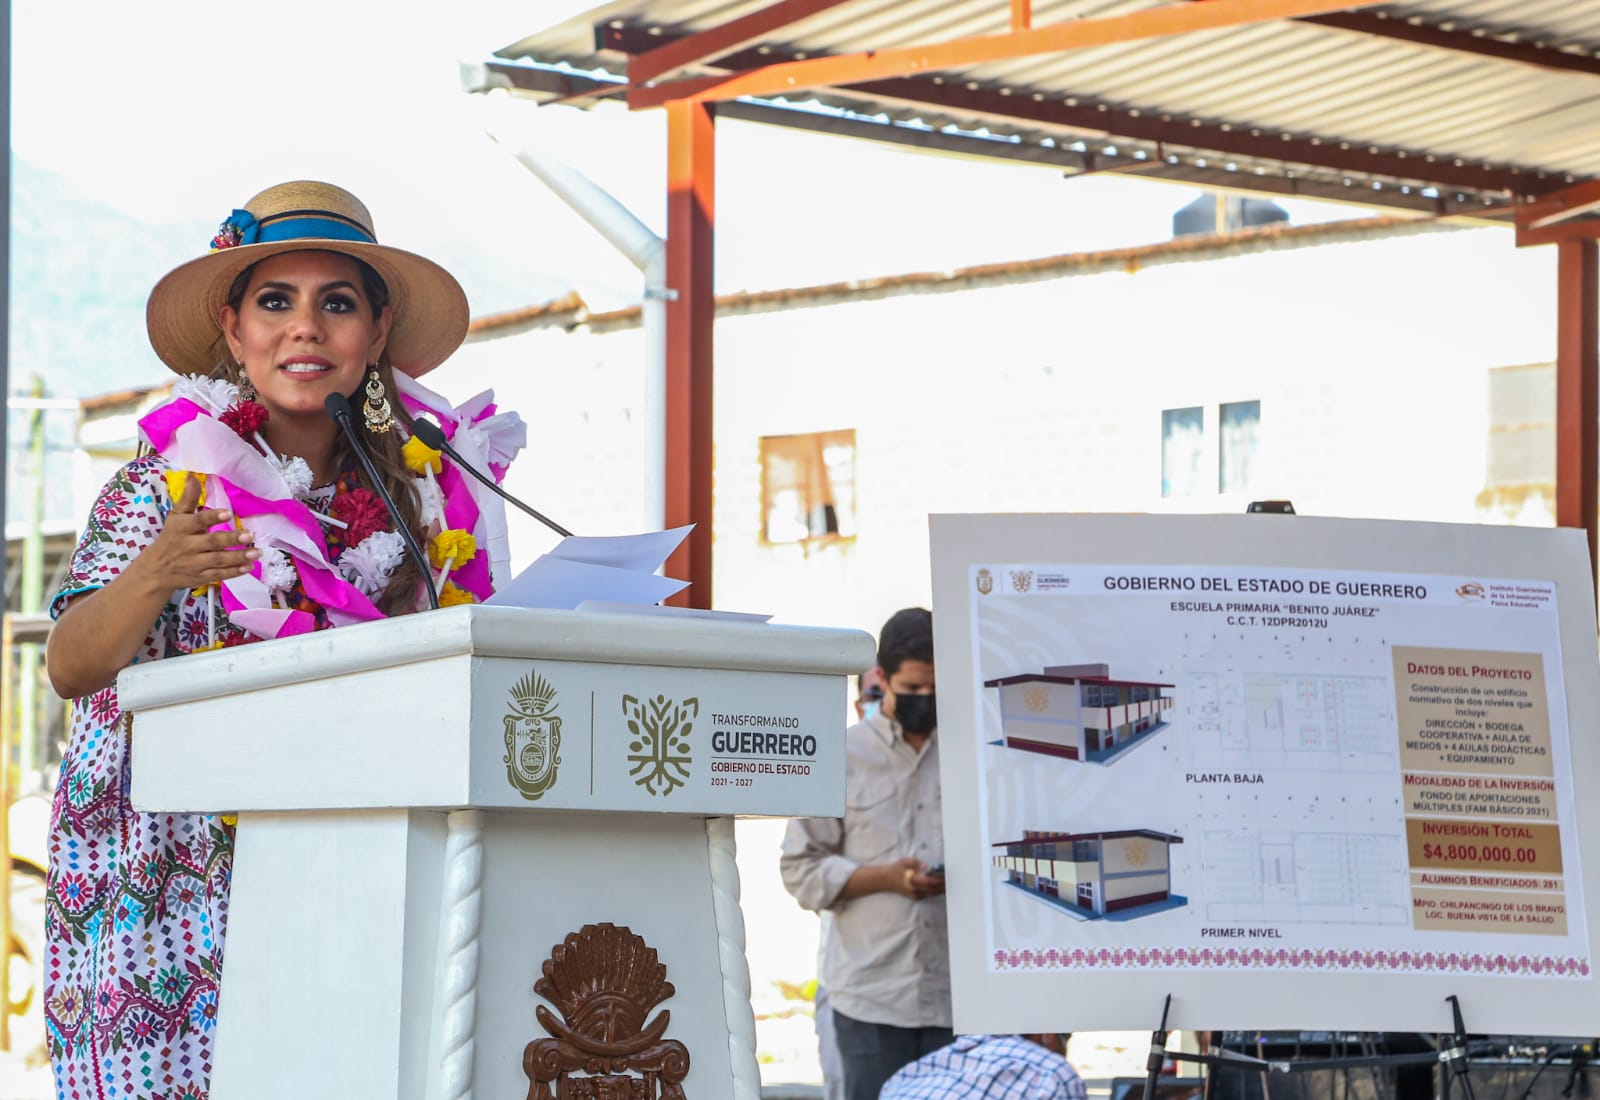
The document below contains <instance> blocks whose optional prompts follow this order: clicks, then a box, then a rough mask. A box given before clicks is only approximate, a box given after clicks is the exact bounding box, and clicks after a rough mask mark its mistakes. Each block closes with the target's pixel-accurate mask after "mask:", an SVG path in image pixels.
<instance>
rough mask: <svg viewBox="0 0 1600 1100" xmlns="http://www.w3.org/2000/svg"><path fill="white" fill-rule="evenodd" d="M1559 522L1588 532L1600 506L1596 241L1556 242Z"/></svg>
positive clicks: (1593, 538) (1593, 546) (1592, 540)
mask: <svg viewBox="0 0 1600 1100" xmlns="http://www.w3.org/2000/svg"><path fill="white" fill-rule="evenodd" d="M1556 254H1557V264H1556V271H1557V276H1556V295H1557V299H1556V523H1557V525H1559V526H1561V527H1582V528H1584V529H1585V530H1586V531H1587V532H1588V533H1589V568H1590V569H1593V568H1594V562H1595V559H1596V551H1597V549H1600V543H1597V535H1596V531H1597V527H1600V524H1597V511H1600V474H1597V467H1600V399H1597V393H1600V324H1597V321H1596V317H1597V313H1600V278H1597V270H1596V269H1597V265H1596V261H1595V255H1596V246H1595V243H1594V242H1593V241H1565V242H1563V243H1562V244H1559V245H1557V246H1556Z"/></svg>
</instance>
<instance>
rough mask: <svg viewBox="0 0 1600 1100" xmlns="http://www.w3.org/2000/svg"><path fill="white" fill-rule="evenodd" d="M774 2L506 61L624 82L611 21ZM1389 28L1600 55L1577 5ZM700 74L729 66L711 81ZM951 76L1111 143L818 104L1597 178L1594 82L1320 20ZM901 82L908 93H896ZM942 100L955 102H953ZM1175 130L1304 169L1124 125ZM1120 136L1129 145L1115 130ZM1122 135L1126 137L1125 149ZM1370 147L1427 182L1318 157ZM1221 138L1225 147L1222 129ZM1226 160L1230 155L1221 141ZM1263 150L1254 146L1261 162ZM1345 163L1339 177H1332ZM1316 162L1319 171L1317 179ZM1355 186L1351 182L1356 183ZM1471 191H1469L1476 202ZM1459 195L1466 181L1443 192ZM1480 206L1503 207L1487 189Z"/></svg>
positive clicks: (609, 12)
mask: <svg viewBox="0 0 1600 1100" xmlns="http://www.w3.org/2000/svg"><path fill="white" fill-rule="evenodd" d="M1162 2H1163V0H1112V2H1106V0H1040V2H1038V3H1036V4H1035V5H1034V15H1033V25H1034V26H1036V27H1041V26H1046V25H1049V24H1052V23H1057V22H1062V21H1066V20H1072V19H1081V18H1092V17H1099V16H1109V15H1118V14H1124V13H1129V12H1134V11H1139V10H1144V9H1148V8H1153V7H1158V6H1161V3H1162ZM767 6H769V3H768V0H747V2H736V3H729V2H727V0H618V2H616V3H612V4H609V5H606V6H604V7H600V8H596V9H594V10H593V11H591V12H589V13H588V14H586V15H584V16H582V17H580V18H577V19H574V20H571V21H569V22H567V23H565V24H562V25H560V26H557V27H552V28H549V29H547V30H544V31H540V32H539V33H536V34H533V35H531V36H530V37H528V38H526V39H523V40H522V41H520V42H518V43H516V44H514V45H512V46H510V47H508V48H506V49H505V50H503V51H501V52H500V55H499V56H501V57H503V58H507V59H523V60H528V61H534V62H538V63H541V64H545V65H550V64H564V65H570V66H573V67H575V68H578V69H607V70H609V71H611V72H615V73H619V74H620V73H622V72H625V63H626V58H625V56H624V55H621V54H618V53H615V52H610V51H603V50H599V49H597V47H596V27H599V26H607V25H609V26H614V27H619V28H628V29H631V30H633V31H636V32H641V33H644V32H648V33H653V34H657V35H659V36H661V38H662V40H663V41H666V40H667V39H668V37H669V36H677V35H681V34H685V33H693V32H696V31H702V30H706V29H708V28H712V27H716V26H719V25H721V24H724V23H726V22H728V21H730V20H732V19H736V18H738V17H740V16H743V15H747V14H750V13H752V12H756V11H760V10H762V9H763V8H765V7H767ZM1375 12H1377V13H1381V14H1383V15H1384V16H1386V17H1388V19H1389V20H1390V22H1391V24H1392V25H1402V24H1404V23H1405V22H1406V21H1407V20H1418V21H1421V22H1422V23H1424V24H1427V25H1429V26H1432V27H1435V28H1439V29H1442V30H1446V31H1452V32H1457V33H1460V34H1463V35H1475V36H1479V37H1481V38H1485V39H1490V40H1494V41H1502V42H1513V43H1523V44H1537V45H1540V46H1542V47H1543V48H1545V49H1551V50H1553V49H1560V50H1562V51H1564V52H1567V53H1571V54H1574V55H1576V56H1578V57H1582V58H1588V59H1592V58H1594V57H1595V56H1596V55H1597V54H1600V3H1594V2H1583V3H1576V2H1572V0H1410V2H1403V3H1395V4H1390V5H1387V6H1385V7H1383V8H1378V9H1374V8H1368V9H1363V13H1364V14H1370V13H1375ZM1008 26H1009V7H1008V5H1007V3H1006V2H1005V0H955V2H946V3H909V2H903V0H856V2H853V3H847V4H843V5H840V6H839V7H836V8H833V9H831V10H829V11H827V12H824V13H822V14H820V15H816V16H814V17H812V18H809V19H806V20H804V21H802V22H799V23H796V24H793V25H791V26H789V27H785V28H784V29H783V31H782V33H781V34H779V35H775V36H774V37H773V39H772V40H770V41H768V42H766V43H763V45H764V46H766V47H767V48H768V50H769V51H770V55H771V56H772V57H773V58H774V59H778V60H781V59H787V58H789V57H792V56H794V55H795V54H803V55H805V56H819V55H825V54H846V53H855V52H859V51H864V50H870V49H889V48H895V47H903V46H916V45H931V44H935V43H938V42H942V41H948V40H950V39H955V38H964V37H969V36H974V35H987V34H999V33H1002V32H1004V31H1005V30H1006V29H1007V28H1008ZM696 71H699V72H711V71H717V70H714V69H705V68H702V69H699V70H696ZM942 75H943V82H942V85H936V86H942V87H945V88H964V89H966V90H970V91H975V92H976V91H986V92H997V93H1000V94H1002V95H1008V96H1010V97H1012V101H1013V102H1016V103H1019V104H1020V103H1030V102H1047V103H1064V104H1073V105H1078V104H1091V105H1094V106H1095V107H1096V109H1097V110H1100V109H1103V112H1104V115H1105V117H1107V118H1108V120H1109V121H1108V123H1107V125H1106V126H1105V128H1104V130H1103V131H1099V130H1096V129H1091V128H1085V127H1082V126H1078V127H1075V128H1074V127H1065V126H1059V125H1049V124H1040V122H1039V121H1038V120H1028V119H1012V120H1011V121H1010V123H1009V124H1008V125H1005V124H1004V122H1005V120H1004V119H1003V116H1001V115H999V114H996V113H995V111H994V110H993V109H992V107H993V103H994V102H995V101H993V100H992V97H991V100H990V102H989V103H988V104H987V105H986V106H985V109H984V110H982V111H978V110H964V109H962V107H961V106H960V105H953V104H951V103H948V102H947V103H945V104H943V105H940V106H923V107H917V106H908V105H907V104H906V103H904V102H899V101H884V100H879V99H874V98H872V97H870V96H863V95H860V94H858V93H855V92H852V91H850V90H848V89H846V90H835V91H828V92H826V93H824V94H821V95H819V96H818V97H817V100H818V101H819V102H821V103H823V104H831V105H835V106H841V107H847V108H849V109H851V110H853V111H856V112H858V113H860V114H863V115H873V114H876V113H878V112H882V113H883V114H884V115H886V116H887V117H889V118H893V119H898V120H901V121H905V120H908V119H912V118H920V119H921V120H922V122H923V123H925V124H927V125H929V126H932V127H934V128H939V127H944V126H956V127H960V128H962V129H965V130H974V129H977V128H979V127H987V128H988V129H989V130H990V131H996V130H999V131H1001V132H1005V133H1007V134H1010V135H1014V136H1015V137H1016V138H1017V139H1019V140H1021V141H1024V142H1035V143H1037V142H1045V143H1047V144H1055V143H1061V144H1063V145H1065V144H1069V143H1072V142H1077V141H1081V142H1083V147H1084V148H1085V149H1086V150H1089V151H1094V150H1096V149H1103V148H1104V147H1105V145H1106V143H1107V142H1108V141H1109V142H1112V143H1115V144H1116V146H1117V148H1116V155H1117V156H1118V157H1121V158H1128V157H1139V158H1142V159H1145V160H1147V161H1149V162H1150V163H1156V162H1157V161H1160V162H1164V163H1165V164H1168V165H1170V166H1171V173H1181V172H1183V171H1190V172H1195V171H1202V170H1204V171H1213V172H1214V171H1216V170H1217V169H1218V167H1219V166H1220V165H1221V164H1223V163H1224V162H1226V165H1227V167H1228V168H1229V169H1230V170H1232V171H1238V172H1241V173H1246V174H1250V173H1254V174H1256V175H1258V176H1265V175H1271V176H1274V177H1280V178H1281V177H1292V176H1295V175H1296V174H1299V175H1302V176H1307V177H1309V176H1318V177H1319V178H1321V179H1322V181H1323V183H1324V184H1328V183H1329V182H1330V181H1342V182H1343V183H1344V184H1345V185H1346V186H1354V187H1357V188H1373V187H1376V188H1379V189H1382V188H1384V187H1390V188H1394V187H1398V186H1401V185H1402V184H1411V185H1414V186H1416V187H1424V186H1426V185H1428V184H1429V183H1437V182H1438V179H1437V178H1436V177H1437V175H1438V173H1437V172H1435V171H1434V170H1433V169H1431V168H1430V167H1429V166H1428V160H1427V158H1428V157H1429V156H1432V157H1433V158H1435V159H1434V162H1433V163H1434V164H1435V165H1440V164H1450V165H1455V164H1458V163H1459V164H1461V165H1468V166H1482V167H1484V168H1487V169H1500V170H1504V169H1508V168H1511V167H1516V168H1518V169H1520V170H1521V171H1523V172H1525V173H1526V174H1527V177H1528V178H1529V179H1530V180H1536V179H1537V177H1538V175H1539V173H1541V172H1542V173H1544V174H1546V176H1547V177H1548V178H1546V179H1543V180H1540V181H1538V182H1536V183H1532V182H1531V183H1530V184H1529V185H1528V186H1527V187H1526V188H1525V190H1526V191H1528V192H1537V191H1540V190H1548V189H1549V188H1550V187H1553V186H1557V185H1559V184H1560V183H1562V182H1565V181H1566V180H1567V179H1568V178H1569V177H1571V178H1585V177H1591V176H1600V75H1594V74H1592V73H1586V72H1566V71H1556V70H1554V69H1551V68H1547V67H1541V66H1537V65H1533V64H1526V63H1522V62H1519V61H1513V60H1507V59H1504V58H1498V57H1489V56H1482V55H1479V54H1474V53H1471V52H1463V51H1458V50H1451V49H1442V48H1439V47H1437V46H1435V45H1423V44H1419V43H1416V42H1411V41H1404V40H1401V39H1399V38H1393V37H1378V36H1373V35H1370V34H1364V33H1359V32H1356V31H1351V30H1347V29H1343V28H1337V27H1331V26H1324V25H1319V24H1317V23H1315V22H1314V21H1277V22H1270V23H1261V24H1252V25H1247V26H1242V27H1236V28H1230V29H1225V30H1217V31H1207V32H1200V33H1192V34H1188V35H1181V36H1171V37H1167V38H1158V39H1150V40H1144V41H1138V42H1129V43H1122V44H1118V45H1115V46H1106V47H1098V48H1090V49H1082V50H1075V51H1070V52H1066V53H1060V54H1054V55H1045V56H1036V57H1029V58H1025V59H1021V60H1017V61H1010V62H1005V63H996V64H989V65H982V66H977V67H973V68H970V69H967V70H964V71H961V72H950V73H945V74H942ZM902 86H905V85H902ZM945 98H946V99H948V98H949V97H945ZM1133 118H1143V119H1146V120H1149V119H1151V118H1163V119H1167V120H1175V121H1176V122H1178V123H1180V124H1184V125H1188V124H1193V123H1198V124H1202V125H1204V126H1205V127H1207V128H1209V127H1211V126H1222V125H1226V126H1228V127H1231V128H1232V129H1234V130H1237V131H1241V132H1249V131H1260V132H1261V133H1264V134H1267V135H1269V136H1273V137H1281V139H1282V140H1285V141H1287V142H1289V143H1292V145H1293V147H1294V148H1295V150H1296V151H1297V153H1298V154H1300V155H1299V156H1297V157H1296V158H1295V159H1293V160H1287V161H1286V160H1278V159H1273V158H1269V157H1266V156H1263V155H1255V156H1251V157H1240V156H1237V155H1229V154H1227V153H1224V154H1223V155H1222V156H1221V157H1217V158H1211V159H1209V160H1208V158H1207V157H1206V156H1205V154H1206V152H1207V146H1206V143H1205V142H1204V141H1197V142H1195V143H1193V144H1192V145H1185V144H1184V143H1182V142H1181V141H1176V140H1171V138H1170V135H1169V136H1168V138H1167V139H1166V140H1160V141H1157V140H1152V139H1150V137H1149V127H1148V126H1147V127H1145V128H1144V132H1145V135H1146V136H1145V137H1144V138H1142V139H1137V138H1130V135H1129V133H1128V132H1126V131H1127V130H1128V129H1129V128H1130V122H1129V120H1130V119H1133ZM1119 128H1121V129H1122V130H1123V131H1124V132H1122V133H1119ZM1119 138H1121V139H1124V140H1121V141H1117V139H1119ZM1312 139H1316V140H1317V143H1318V144H1317V146H1315V147H1316V148H1322V149H1327V150H1333V149H1341V150H1350V149H1354V150H1366V149H1370V150H1373V151H1374V152H1377V151H1382V152H1384V153H1395V152H1398V151H1404V152H1406V153H1408V154H1410V155H1411V156H1412V158H1413V159H1412V160H1410V161H1409V162H1408V163H1412V164H1415V165H1416V166H1417V167H1416V170H1415V172H1414V173H1413V172H1409V171H1408V172H1405V173H1398V172H1392V171H1384V172H1372V173H1361V172H1351V171H1350V170H1349V164H1350V158H1348V157H1346V158H1344V166H1343V167H1337V165H1338V163H1339V158H1337V157H1328V158H1322V157H1318V156H1315V155H1311V154H1309V153H1308V150H1310V149H1312V148H1313V146H1312V145H1311V144H1310V143H1311V140H1312ZM1213 140H1215V134H1213ZM1218 147H1219V148H1220V147H1221V146H1220V145H1219V146H1218ZM1255 151H1256V152H1257V153H1258V154H1259V152H1260V150H1259V149H1257V150H1255ZM1330 163H1332V164H1333V165H1335V167H1334V168H1332V169H1331V170H1330V168H1329V164H1330ZM1319 164H1320V167H1319ZM1352 176H1355V177H1357V178H1354V179H1352V178H1351V177H1352ZM1470 189H1471V188H1468V190H1470ZM1441 190H1450V191H1456V190H1460V188H1459V187H1458V186H1453V187H1448V188H1441ZM1481 190H1482V192H1483V193H1482V194H1479V195H1476V196H1473V197H1472V201H1476V202H1479V203H1487V202H1490V201H1494V199H1493V195H1492V192H1494V191H1496V188H1492V187H1485V188H1482V189H1481Z"/></svg>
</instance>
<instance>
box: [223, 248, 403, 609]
mask: <svg viewBox="0 0 1600 1100" xmlns="http://www.w3.org/2000/svg"><path fill="white" fill-rule="evenodd" d="M335 254H336V255H340V256H346V257H347V258H348V259H350V260H351V261H352V262H354V263H355V265H356V269H357V270H358V271H359V272H360V275H361V289H362V291H363V292H364V293H365V294H366V297H367V304H368V305H369V306H370V307H371V309H372V315H373V317H377V316H378V315H380V314H381V313H382V312H383V307H384V306H386V305H388V304H389V287H388V285H387V284H386V283H385V282H384V281H383V279H382V278H380V277H379V275H378V273H377V272H376V271H374V270H373V269H372V268H371V267H369V266H368V265H367V264H366V263H364V262H363V261H361V260H359V259H357V258H356V257H354V256H350V255H349V254H348V253H344V252H340V253H335ZM254 271H255V265H253V264H252V265H251V266H250V267H247V268H245V269H244V270H243V271H241V272H240V273H239V277H238V278H237V279H235V280H234V281H233V285H232V286H231V287H229V288H228V305H230V306H232V307H233V308H234V309H235V310H238V309H239V307H240V306H241V305H242V304H243V303H244V292H245V290H247V289H248V288H249V286H250V276H251V274H252V273H253V272H254ZM215 347H216V349H217V351H216V353H215V354H216V359H217V366H216V367H215V368H214V369H213V370H212V372H211V374H212V377H214V378H226V379H228V380H229V381H231V382H233V383H234V384H235V385H237V384H239V383H240V382H241V381H243V376H244V369H243V366H242V365H241V364H239V363H236V362H235V361H234V358H233V354H232V353H231V352H230V351H229V349H228V342H227V340H226V339H225V338H223V337H222V336H221V335H220V334H219V335H218V337H217V342H216V345H215ZM376 369H377V372H378V377H379V378H380V379H382V381H383V388H384V391H385V392H386V393H387V394H388V395H389V407H390V409H391V410H393V412H394V417H395V419H396V420H397V421H399V422H400V424H401V425H403V426H404V427H405V430H406V434H408V435H409V434H410V431H411V414H410V413H408V412H407V411H406V409H405V403H404V402H402V401H401V400H400V393H399V390H398V389H397V388H396V387H395V384H394V366H393V364H391V363H390V362H389V353H388V351H387V350H385V351H384V352H383V353H382V354H381V355H379V356H378V362H377V364H376ZM370 375H371V372H370V371H369V372H368V373H367V374H365V375H362V380H361V384H360V385H358V386H357V387H356V392H354V393H352V394H349V395H348V396H349V398H350V404H351V405H352V406H354V407H356V408H360V407H361V404H362V403H363V402H364V401H365V400H366V394H365V392H364V388H365V386H366V380H367V378H368V377H370ZM357 422H358V423H360V424H361V425H362V430H361V433H360V434H361V439H362V442H363V443H364V444H365V445H366V448H367V454H368V455H370V456H371V458H372V465H373V466H374V467H376V469H377V471H378V476H379V477H380V478H382V479H383V487H384V488H385V489H388V490H389V496H390V498H391V499H392V500H393V501H394V502H395V506H396V508H397V509H398V510H399V512H400V516H401V518H402V519H404V520H405V523H406V526H407V527H409V528H410V529H411V532H412V534H414V535H416V537H417V542H418V543H419V544H421V545H423V546H426V545H427V543H428V532H427V530H426V529H425V528H424V527H423V526H422V515H421V512H422V503H421V500H420V499H419V498H418V496H417V489H416V477H415V475H413V474H412V472H411V469H410V468H409V467H408V466H407V465H406V464H405V460H404V459H403V458H402V457H401V454H400V448H401V447H402V446H404V441H403V439H402V436H401V433H400V432H398V431H394V430H390V431H387V432H371V431H366V430H364V428H365V420H364V419H363V418H360V417H357ZM334 457H335V458H336V459H337V460H338V463H339V468H340V469H341V470H342V469H344V468H346V467H350V466H357V467H358V462H359V460H358V459H357V458H356V456H355V455H354V454H352V453H351V450H350V443H349V440H347V439H346V438H345V436H344V433H343V432H341V433H339V436H338V438H337V439H336V440H335V441H334ZM421 591H422V570H421V569H420V568H419V567H418V566H417V564H416V562H414V561H412V560H411V556H410V555H409V554H408V555H406V556H405V557H404V558H403V559H402V560H401V562H400V564H399V565H398V566H396V567H395V571H394V573H393V574H391V575H390V577H389V583H388V585H387V586H386V587H385V588H384V590H383V591H382V592H380V593H378V595H377V596H376V597H375V598H374V600H373V603H374V604H376V605H377V608H378V610H379V611H382V612H383V613H384V614H385V615H402V614H405V613H406V612H410V611H415V610H416V609H417V600H418V596H419V594H420V593H421Z"/></svg>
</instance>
